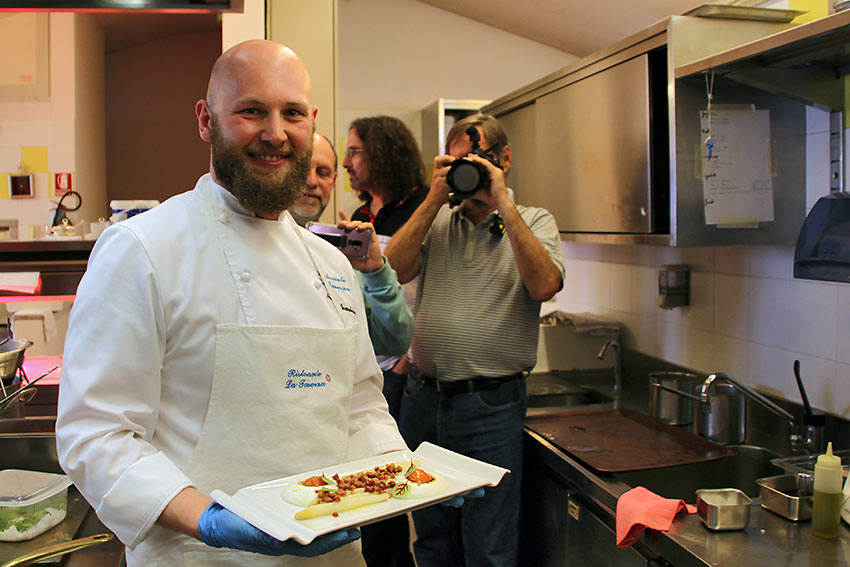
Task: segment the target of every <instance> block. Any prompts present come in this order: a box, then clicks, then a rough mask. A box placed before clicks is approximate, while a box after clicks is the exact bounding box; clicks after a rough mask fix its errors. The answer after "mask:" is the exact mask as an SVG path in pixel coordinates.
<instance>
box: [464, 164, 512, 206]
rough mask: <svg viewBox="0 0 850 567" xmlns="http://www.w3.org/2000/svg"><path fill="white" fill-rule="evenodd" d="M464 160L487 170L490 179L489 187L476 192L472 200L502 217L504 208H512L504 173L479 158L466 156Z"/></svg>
mask: <svg viewBox="0 0 850 567" xmlns="http://www.w3.org/2000/svg"><path fill="white" fill-rule="evenodd" d="M466 159H468V160H469V161H474V162H475V163H477V164H478V165H480V166H482V167H483V168H484V169H485V170H487V174H488V175H489V177H490V187H489V188H485V189H482V190H480V191H478V193H476V194H475V196H474V198H475V199H478V200H480V201H482V202H484V203H485V204H487V205H488V206H490V207H493V208H494V209H496V210H497V211H499V214H501V215H504V214H505V209H506V207H512V206H513V204H512V203H511V199H510V197H508V187H507V185H505V172H504V171H502V170H501V169H499V168H498V167H496V166H495V165H493V164H492V163H491V162H489V161H488V160H486V159H484V158H483V157H481V156H478V155H475V154H469V155H467V156H466Z"/></svg>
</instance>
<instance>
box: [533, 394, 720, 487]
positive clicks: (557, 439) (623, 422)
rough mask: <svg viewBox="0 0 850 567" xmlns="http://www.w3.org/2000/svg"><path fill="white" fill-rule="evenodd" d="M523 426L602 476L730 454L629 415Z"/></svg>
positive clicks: (602, 413)
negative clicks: (599, 472) (601, 473)
mask: <svg viewBox="0 0 850 567" xmlns="http://www.w3.org/2000/svg"><path fill="white" fill-rule="evenodd" d="M525 421H526V426H527V427H528V428H529V429H531V430H532V431H534V432H535V433H537V434H539V435H541V436H543V437H545V438H546V439H548V440H549V441H551V442H552V443H554V444H555V445H557V446H558V447H559V448H560V449H562V450H564V451H566V452H567V453H569V454H571V455H573V456H574V457H576V458H577V459H579V460H581V461H583V462H584V463H585V464H587V465H589V466H591V467H593V468H594V469H596V470H598V471H602V472H625V471H637V470H646V469H656V468H661V467H669V466H674V465H685V464H690V463H699V462H704V461H711V460H714V459H721V458H723V457H728V456H730V455H733V454H734V451H733V450H732V449H729V448H728V447H724V446H723V445H719V444H717V443H714V442H713V441H709V440H708V439H705V438H703V437H700V436H698V435H694V434H693V433H691V432H689V431H685V430H683V429H680V428H678V427H673V426H672V425H668V424H666V423H663V422H662V421H660V420H658V419H655V418H653V417H649V416H648V415H645V414H642V413H640V412H638V411H634V410H625V409H605V410H592V411H570V412H562V413H556V414H547V415H544V416H529V417H527V418H526V420H525Z"/></svg>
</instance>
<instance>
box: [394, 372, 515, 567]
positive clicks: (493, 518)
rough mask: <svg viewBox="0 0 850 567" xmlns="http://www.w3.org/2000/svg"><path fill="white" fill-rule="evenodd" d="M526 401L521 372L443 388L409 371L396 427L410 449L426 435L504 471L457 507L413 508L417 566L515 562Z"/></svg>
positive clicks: (508, 566) (503, 566) (509, 565)
mask: <svg viewBox="0 0 850 567" xmlns="http://www.w3.org/2000/svg"><path fill="white" fill-rule="evenodd" d="M527 401H528V400H527V397H526V392H525V381H524V380H522V379H516V380H510V381H508V382H505V383H503V384H501V385H500V386H499V387H498V388H496V389H495V390H480V391H477V392H473V393H459V394H454V395H449V394H441V393H439V392H437V391H436V390H435V389H433V388H430V387H426V386H424V385H423V384H422V383H421V382H419V381H417V380H416V377H415V373H414V372H411V373H410V375H409V376H408V378H407V383H406V385H405V390H404V397H403V398H402V402H401V419H400V421H399V430H400V431H401V434H402V436H404V439H405V441H406V442H407V444H408V446H409V447H410V448H412V449H415V448H416V447H418V446H419V444H420V443H422V442H423V441H430V442H431V443H435V444H436V445H439V446H441V447H444V448H446V449H449V450H452V451H455V452H457V453H460V454H462V455H466V456H468V457H472V458H474V459H478V460H481V461H484V462H487V463H491V464H494V465H497V466H500V467H504V468H507V469H510V471H511V473H510V474H507V475H505V476H504V477H503V478H502V481H501V482H500V483H499V485H498V486H496V487H489V486H488V487H486V488H485V489H484V490H485V492H484V497H483V498H467V499H466V500H465V501H464V504H463V506H461V507H460V508H449V507H446V506H431V507H429V508H424V509H422V510H419V511H416V512H413V522H414V525H415V527H416V538H417V539H416V541H415V542H414V544H413V551H414V555H415V556H416V564H417V565H418V566H419V567H432V566H433V567H446V566H470V567H486V566H499V567H515V566H516V563H517V548H518V542H519V506H520V485H521V475H522V447H523V433H522V430H523V426H524V424H525V410H526V407H527V405H528V404H527Z"/></svg>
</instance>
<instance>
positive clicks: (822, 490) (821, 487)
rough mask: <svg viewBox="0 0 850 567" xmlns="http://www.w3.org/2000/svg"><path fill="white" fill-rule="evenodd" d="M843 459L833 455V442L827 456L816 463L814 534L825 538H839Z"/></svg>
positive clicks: (813, 509)
mask: <svg viewBox="0 0 850 567" xmlns="http://www.w3.org/2000/svg"><path fill="white" fill-rule="evenodd" d="M841 473H842V469H841V459H840V458H839V457H836V456H835V455H833V454H832V442H830V443H829V444H828V445H827V447H826V454H824V455H819V456H818V460H817V462H816V463H815V481H814V493H815V497H814V502H813V503H812V534H814V535H816V536H818V537H823V538H834V537H838V528H839V525H840V523H841V503H842V500H843V499H844V498H843V495H842V487H841V480H842V479H841V476H842V474H841Z"/></svg>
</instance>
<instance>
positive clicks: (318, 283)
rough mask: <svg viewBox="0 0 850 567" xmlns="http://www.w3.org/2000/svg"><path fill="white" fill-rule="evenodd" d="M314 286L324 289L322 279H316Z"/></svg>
mask: <svg viewBox="0 0 850 567" xmlns="http://www.w3.org/2000/svg"><path fill="white" fill-rule="evenodd" d="M313 287H314V288H316V289H322V282H321V281H320V280H316V281H314V282H313Z"/></svg>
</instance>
